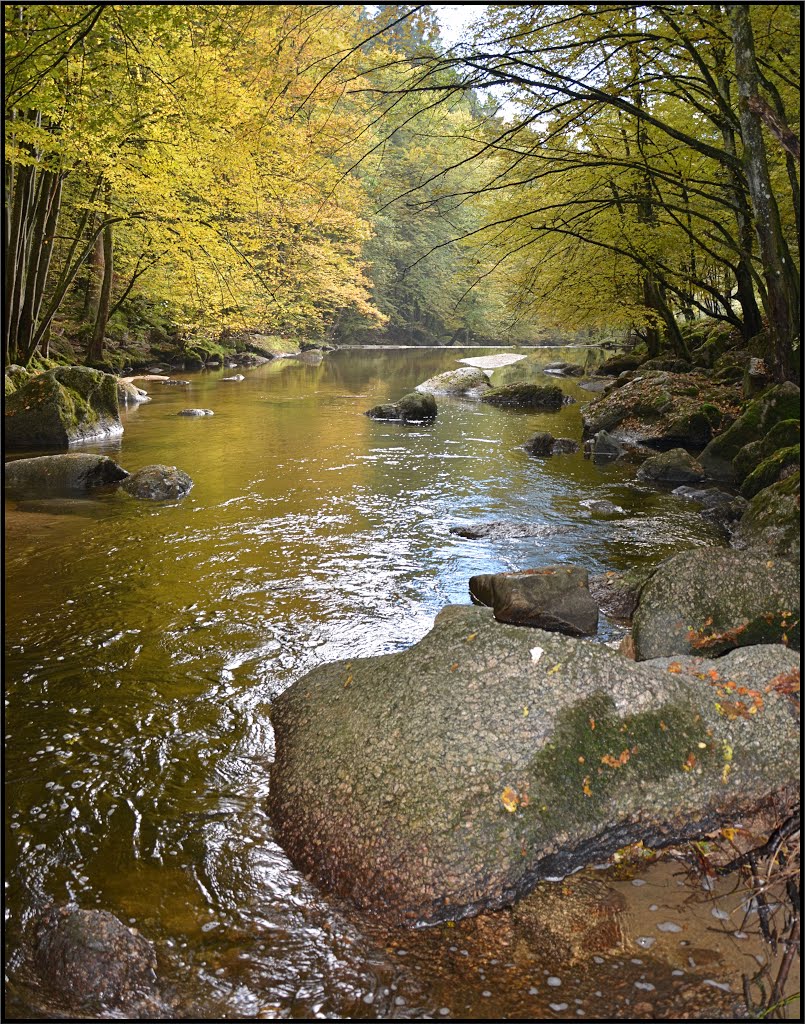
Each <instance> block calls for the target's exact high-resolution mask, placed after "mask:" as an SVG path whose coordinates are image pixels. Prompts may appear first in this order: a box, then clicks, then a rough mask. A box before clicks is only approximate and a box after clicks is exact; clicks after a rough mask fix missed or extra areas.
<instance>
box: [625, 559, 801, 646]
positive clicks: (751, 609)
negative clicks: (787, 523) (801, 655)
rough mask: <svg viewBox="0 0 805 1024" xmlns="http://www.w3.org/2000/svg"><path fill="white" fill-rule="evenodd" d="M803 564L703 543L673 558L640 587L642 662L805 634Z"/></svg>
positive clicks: (789, 640) (795, 642) (637, 634)
mask: <svg viewBox="0 0 805 1024" xmlns="http://www.w3.org/2000/svg"><path fill="white" fill-rule="evenodd" d="M799 591H800V577H799V567H798V566H795V565H794V564H793V563H791V562H789V561H786V560H785V559H777V560H775V559H770V558H769V557H768V555H767V554H766V553H765V552H757V551H732V550H729V549H725V548H705V549H702V548H696V549H695V550H692V551H682V552H680V553H679V554H678V555H674V556H673V557H671V558H669V559H667V561H665V562H663V563H662V564H661V565H660V566H659V567H658V568H657V569H656V571H655V572H654V573H653V574H652V576H651V579H650V580H649V581H648V582H647V583H646V585H645V586H644V587H643V589H642V591H641V593H640V601H639V603H638V606H637V611H636V612H635V615H634V627H633V631H632V637H633V639H634V644H635V655H636V657H637V659H638V661H642V660H643V659H646V658H660V657H666V656H669V655H673V654H701V655H705V656H707V657H711V658H716V657H718V656H719V655H722V654H724V653H725V652H726V651H730V650H732V649H733V648H735V647H748V646H753V645H755V644H788V645H789V646H791V647H793V648H796V649H798V648H799V637H800V623H799V616H800V611H799V607H800V596H799Z"/></svg>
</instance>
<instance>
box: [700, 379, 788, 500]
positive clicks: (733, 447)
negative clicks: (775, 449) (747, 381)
mask: <svg viewBox="0 0 805 1024" xmlns="http://www.w3.org/2000/svg"><path fill="white" fill-rule="evenodd" d="M800 397H801V396H800V390H799V388H798V387H797V386H796V384H792V383H791V382H790V381H785V382H784V383H783V384H777V385H776V386H775V387H773V388H770V389H769V390H768V391H766V392H765V393H764V394H762V395H760V397H759V398H756V399H754V400H753V401H752V402H750V403H749V405H748V406H747V407H746V409H744V411H743V412H742V413H741V415H740V416H739V417H738V419H736V420H735V422H734V423H732V424H731V426H729V427H728V428H727V429H726V430H725V431H724V432H723V433H721V434H719V435H718V437H714V438H713V440H712V441H711V442H710V443H709V444H708V445H707V447H706V448H705V449H704V451H703V452H702V453H701V455H700V456H699V461H700V462H701V464H702V466H704V469H705V471H706V473H707V475H708V476H709V477H712V478H713V479H714V480H727V481H732V480H735V479H736V471H735V467H734V466H733V459H735V457H736V456H737V455H738V452H739V451H740V450H741V449H742V448H743V447H744V446H745V445H748V444H750V443H751V442H753V441H759V440H760V439H761V438H762V437H764V435H766V434H768V433H769V431H770V430H771V429H772V427H774V426H776V425H777V424H778V423H782V422H783V421H784V420H796V419H799V417H800Z"/></svg>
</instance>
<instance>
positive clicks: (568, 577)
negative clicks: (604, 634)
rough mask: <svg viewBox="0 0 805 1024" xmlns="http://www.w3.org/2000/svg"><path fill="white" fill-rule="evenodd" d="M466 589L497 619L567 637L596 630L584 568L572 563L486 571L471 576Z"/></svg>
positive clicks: (476, 601) (595, 610)
mask: <svg viewBox="0 0 805 1024" xmlns="http://www.w3.org/2000/svg"><path fill="white" fill-rule="evenodd" d="M469 588H470V596H471V597H472V600H473V601H474V602H475V603H476V604H482V605H487V607H490V608H492V610H493V612H494V614H495V618H496V619H497V620H498V622H509V623H511V624H512V625H514V626H536V627H539V628H540V629H547V630H548V631H549V632H557V633H565V634H567V635H568V636H595V633H596V630H597V629H598V605H597V604H596V603H595V601H593V599H592V597H590V591H589V589H588V583H587V570H586V569H581V568H579V567H578V566H575V565H549V566H546V567H545V568H541V569H524V570H522V571H520V572H499V573H486V574H482V575H479V576H473V577H471V579H470V583H469Z"/></svg>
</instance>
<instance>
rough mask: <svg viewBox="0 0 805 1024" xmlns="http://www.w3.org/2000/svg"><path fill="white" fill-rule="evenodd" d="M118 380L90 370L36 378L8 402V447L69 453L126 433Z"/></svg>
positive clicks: (67, 370) (75, 369)
mask: <svg viewBox="0 0 805 1024" xmlns="http://www.w3.org/2000/svg"><path fill="white" fill-rule="evenodd" d="M117 384H118V381H117V377H115V376H113V375H112V374H108V373H102V372H101V371H100V370H93V369H91V368H90V367H88V366H62V367H59V368H57V369H55V370H48V371H47V372H45V373H39V374H36V376H34V377H32V378H31V379H30V380H29V381H28V382H27V383H26V384H24V385H23V386H22V387H20V388H19V389H18V390H17V391H16V392H15V393H14V394H13V395H10V396H9V398H8V400H7V401H6V407H5V443H6V447H8V448H67V447H68V446H69V445H70V444H73V443H74V442H76V441H84V440H88V439H95V438H101V437H114V436H117V435H118V434H122V433H123V427H122V425H121V423H120V415H119V412H118V397H117Z"/></svg>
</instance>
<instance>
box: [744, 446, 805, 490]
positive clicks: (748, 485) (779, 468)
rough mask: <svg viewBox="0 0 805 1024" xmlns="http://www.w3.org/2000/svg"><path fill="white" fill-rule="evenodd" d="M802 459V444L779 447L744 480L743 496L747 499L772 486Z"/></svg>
mask: <svg viewBox="0 0 805 1024" xmlns="http://www.w3.org/2000/svg"><path fill="white" fill-rule="evenodd" d="M800 461H801V455H800V446H799V445H798V444H794V445H790V446H789V447H788V448H779V449H778V450H777V451H776V452H773V453H772V454H771V455H770V456H769V457H768V458H767V459H764V460H763V462H761V463H760V465H759V466H758V467H757V469H755V470H753V471H752V472H751V473H750V474H749V476H748V477H747V478H746V480H744V482H743V484H742V485H741V496H742V497H744V498H747V499H749V498H754V496H755V495H756V494H757V493H758V492H759V491H762V490H763V488H764V487H771V485H772V484H774V483H777V481H778V480H779V479H780V476H781V475H782V473H783V472H784V471H785V470H786V469H788V467H789V466H798V465H799V464H800Z"/></svg>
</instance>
